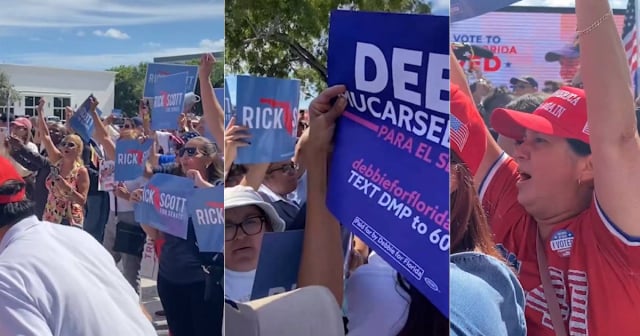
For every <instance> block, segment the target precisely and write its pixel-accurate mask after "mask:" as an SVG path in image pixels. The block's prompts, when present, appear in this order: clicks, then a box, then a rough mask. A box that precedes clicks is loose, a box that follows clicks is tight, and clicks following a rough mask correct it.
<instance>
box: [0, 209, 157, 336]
mask: <svg viewBox="0 0 640 336" xmlns="http://www.w3.org/2000/svg"><path fill="white" fill-rule="evenodd" d="M0 335H25V336H49V335H52V336H85V335H91V336H112V335H136V336H137V335H140V336H143V335H144V336H146V335H149V336H151V335H154V336H155V335H157V333H156V331H155V330H154V327H153V325H152V324H151V322H149V320H147V318H146V317H145V316H144V314H143V313H142V310H141V308H140V303H139V298H138V296H137V295H136V293H135V291H134V290H133V287H131V285H130V284H129V283H128V282H127V280H125V278H124V277H123V275H122V274H121V273H120V271H119V270H118V268H117V267H116V265H115V263H114V261H113V257H112V256H111V255H110V254H109V253H108V252H107V250H105V248H104V247H102V245H100V243H98V241H96V240H95V239H94V238H93V237H92V236H90V235H89V234H87V233H86V232H84V231H83V230H79V229H77V228H74V227H70V226H63V225H58V224H51V223H47V222H41V221H39V220H38V219H37V218H36V217H35V216H31V217H29V218H27V219H24V220H22V221H20V222H19V223H17V224H15V225H13V226H12V227H11V228H10V229H9V230H8V231H7V233H6V235H5V236H4V238H3V239H2V240H1V241H0Z"/></svg>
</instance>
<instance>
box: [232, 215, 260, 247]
mask: <svg viewBox="0 0 640 336" xmlns="http://www.w3.org/2000/svg"><path fill="white" fill-rule="evenodd" d="M265 222H266V218H265V217H264V216H253V217H248V218H246V219H245V220H243V221H242V222H240V223H237V224H236V223H225V224H224V240H225V241H232V240H234V239H235V238H236V236H237V235H238V229H240V230H242V232H243V233H244V234H245V235H247V236H255V235H257V234H258V233H260V232H262V227H263V226H264V223H265Z"/></svg>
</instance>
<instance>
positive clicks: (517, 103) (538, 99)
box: [505, 92, 549, 113]
mask: <svg viewBox="0 0 640 336" xmlns="http://www.w3.org/2000/svg"><path fill="white" fill-rule="evenodd" d="M547 98H549V95H547V94H545V93H540V92H537V93H527V94H524V95H522V96H520V97H518V98H516V99H514V100H512V101H511V102H509V104H507V106H505V108H507V109H510V110H514V111H519V112H526V113H533V111H535V110H536V109H537V108H538V106H540V104H542V103H543V102H544V101H545V100H546V99H547Z"/></svg>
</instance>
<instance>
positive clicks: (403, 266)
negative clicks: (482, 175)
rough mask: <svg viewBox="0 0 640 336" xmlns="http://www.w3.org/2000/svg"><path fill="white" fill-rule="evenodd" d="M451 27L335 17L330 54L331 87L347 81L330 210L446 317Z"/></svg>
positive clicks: (348, 14)
mask: <svg viewBox="0 0 640 336" xmlns="http://www.w3.org/2000/svg"><path fill="white" fill-rule="evenodd" d="M408 31H411V32H412V34H407V33H406V32H408ZM448 31H449V19H448V17H444V16H435V15H411V14H391V13H368V12H353V11H334V12H332V14H331V22H330V30H329V54H328V72H329V85H336V84H344V85H346V87H347V90H348V92H347V97H348V102H349V104H348V107H347V109H346V111H345V112H344V114H343V116H342V117H341V118H340V119H339V120H338V124H337V127H336V134H335V147H334V152H333V157H332V161H331V170H330V176H329V189H328V195H329V196H328V199H327V204H328V206H329V209H330V210H331V211H332V212H333V214H334V215H335V216H336V217H337V218H338V219H339V220H340V222H341V223H343V224H344V225H347V226H348V227H349V229H350V230H351V231H352V232H353V233H354V234H355V235H357V236H358V237H360V238H361V239H363V240H364V241H365V242H366V243H367V245H369V246H370V247H371V248H373V249H374V250H376V251H377V252H378V254H380V255H381V256H382V257H383V258H384V259H385V260H386V261H387V262H388V263H389V264H390V265H391V266H392V267H394V268H395V269H396V270H397V271H398V272H400V274H402V275H403V276H404V277H405V278H406V279H407V280H408V281H409V282H410V283H411V284H412V285H413V286H415V287H416V288H418V289H419V290H420V291H421V293H423V294H424V295H425V296H426V297H427V298H428V299H429V300H430V301H431V302H432V303H433V304H434V305H435V306H436V307H438V309H439V310H440V311H441V312H442V313H443V314H445V315H446V316H448V314H449V301H448V300H449V211H448V210H449V52H448V50H449V34H448ZM433 32H438V33H437V34H434V33H433ZM345 200H349V201H348V202H345Z"/></svg>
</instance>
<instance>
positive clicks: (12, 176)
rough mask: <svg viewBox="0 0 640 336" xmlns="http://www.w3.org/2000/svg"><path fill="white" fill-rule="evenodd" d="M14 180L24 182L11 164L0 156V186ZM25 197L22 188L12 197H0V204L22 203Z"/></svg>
mask: <svg viewBox="0 0 640 336" xmlns="http://www.w3.org/2000/svg"><path fill="white" fill-rule="evenodd" d="M11 180H15V181H20V182H24V180H23V179H22V177H21V176H20V174H18V171H17V170H16V169H15V168H14V167H13V165H12V164H11V162H10V161H9V160H8V159H7V158H5V157H3V156H0V185H3V184H5V183H6V182H8V181H11ZM25 195H26V191H25V188H22V190H20V191H19V192H18V193H16V194H13V195H0V204H7V203H14V202H20V201H23V200H24V198H25Z"/></svg>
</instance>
